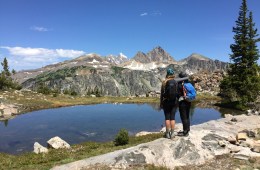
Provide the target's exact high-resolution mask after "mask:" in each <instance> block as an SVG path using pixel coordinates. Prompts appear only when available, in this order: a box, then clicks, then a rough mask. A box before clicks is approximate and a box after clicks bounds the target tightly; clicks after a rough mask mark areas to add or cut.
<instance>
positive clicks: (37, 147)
mask: <svg viewBox="0 0 260 170" xmlns="http://www.w3.org/2000/svg"><path fill="white" fill-rule="evenodd" d="M33 148H34V149H33V152H34V153H36V154H39V153H47V152H48V149H47V148H46V147H44V146H42V145H41V144H39V143H38V142H35V143H34V145H33Z"/></svg>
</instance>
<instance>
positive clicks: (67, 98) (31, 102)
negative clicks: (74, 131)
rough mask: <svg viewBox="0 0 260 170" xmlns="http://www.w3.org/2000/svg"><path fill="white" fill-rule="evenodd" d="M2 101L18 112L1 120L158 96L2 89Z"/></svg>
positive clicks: (206, 97)
mask: <svg viewBox="0 0 260 170" xmlns="http://www.w3.org/2000/svg"><path fill="white" fill-rule="evenodd" d="M200 100H214V101H216V102H218V101H220V100H221V99H220V97H218V96H212V95H209V94H199V95H198V97H197V99H196V101H195V102H198V101H200ZM0 101H1V104H3V105H12V107H14V108H15V109H17V113H11V114H9V115H8V116H3V115H2V116H1V114H0V121H5V120H8V119H12V118H14V117H15V116H17V115H21V114H25V113H28V112H32V111H37V110H43V109H51V108H60V107H68V106H76V105H91V104H101V103H129V104H131V103H133V104H134V103H158V105H159V98H158V97H133V96H131V97H114V96H103V97H90V96H71V95H64V94H59V95H58V96H55V97H54V96H53V95H43V94H41V93H37V92H33V91H17V90H15V91H4V92H2V91H0Z"/></svg>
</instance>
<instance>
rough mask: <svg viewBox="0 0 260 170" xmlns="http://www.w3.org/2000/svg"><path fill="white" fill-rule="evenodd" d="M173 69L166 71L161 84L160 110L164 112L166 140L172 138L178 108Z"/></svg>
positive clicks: (176, 84)
mask: <svg viewBox="0 0 260 170" xmlns="http://www.w3.org/2000/svg"><path fill="white" fill-rule="evenodd" d="M174 77H175V76H174V71H173V69H171V68H169V69H167V74H166V79H165V80H164V81H163V82H162V86H161V97H160V108H162V109H163V111H164V116H165V126H166V134H165V136H166V138H168V139H171V138H174V127H175V112H176V110H177V107H178V104H177V102H178V99H177V95H178V91H177V90H178V83H177V82H176V81H175V80H174Z"/></svg>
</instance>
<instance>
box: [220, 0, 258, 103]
mask: <svg viewBox="0 0 260 170" xmlns="http://www.w3.org/2000/svg"><path fill="white" fill-rule="evenodd" d="M247 13H248V9H247V4H246V0H243V1H242V5H241V7H240V11H239V16H238V20H237V21H236V27H233V32H234V33H235V35H234V40H235V42H234V44H231V45H230V48H231V50H232V54H231V55H230V60H231V61H232V62H231V63H230V67H229V70H228V75H227V76H226V77H224V79H223V81H222V82H221V85H220V88H221V93H222V94H224V93H225V94H226V96H227V97H229V98H230V99H232V98H233V99H234V98H236V100H237V101H239V102H240V103H241V104H242V105H245V104H246V103H248V102H253V101H255V100H256V98H257V96H258V95H259V92H260V77H259V66H258V64H257V60H258V59H259V51H258V49H257V44H256V43H257V42H258V41H259V40H260V39H259V38H257V37H258V34H257V29H255V28H254V27H255V24H254V22H253V14H252V12H250V14H249V17H248V16H247Z"/></svg>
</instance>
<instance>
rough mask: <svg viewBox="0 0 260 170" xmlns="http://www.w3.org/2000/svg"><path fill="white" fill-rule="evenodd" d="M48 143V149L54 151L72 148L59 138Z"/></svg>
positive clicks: (54, 138)
mask: <svg viewBox="0 0 260 170" xmlns="http://www.w3.org/2000/svg"><path fill="white" fill-rule="evenodd" d="M47 143H48V148H53V149H60V148H67V149H69V148H70V145H69V144H68V143H67V142H66V141H64V140H62V139H61V138H60V137H58V136H55V137H53V138H51V139H50V140H48V141H47Z"/></svg>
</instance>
